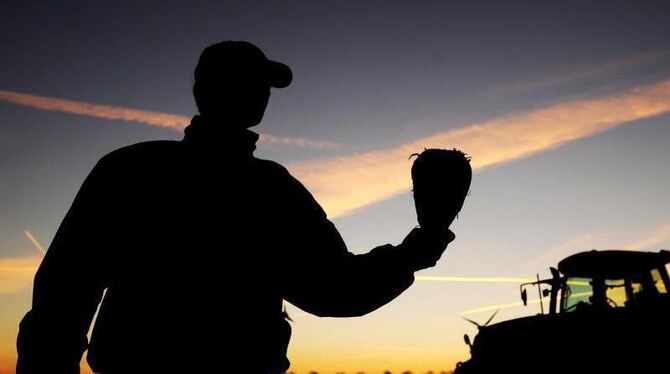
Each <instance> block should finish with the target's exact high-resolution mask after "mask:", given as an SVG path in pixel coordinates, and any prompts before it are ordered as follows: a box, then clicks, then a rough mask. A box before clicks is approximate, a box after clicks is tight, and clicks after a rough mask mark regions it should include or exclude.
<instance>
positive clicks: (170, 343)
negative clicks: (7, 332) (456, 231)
mask: <svg viewBox="0 0 670 374" xmlns="http://www.w3.org/2000/svg"><path fill="white" fill-rule="evenodd" d="M257 138H258V135H257V134H255V133H253V132H251V131H248V130H244V131H240V132H237V133H228V134H216V136H212V134H209V133H208V132H207V131H206V130H205V128H204V127H203V123H202V120H199V119H198V117H196V118H195V120H194V121H193V122H192V124H191V125H190V126H189V127H188V128H187V129H186V136H185V137H184V140H182V141H154V142H146V143H140V144H135V145H132V146H129V147H126V148H122V149H119V150H116V151H114V152H112V153H110V154H108V155H106V156H105V157H103V158H102V159H101V160H100V161H99V162H98V163H97V165H96V166H95V168H94V169H93V170H92V171H91V173H90V175H89V176H88V177H87V178H86V180H85V182H84V184H83V185H82V187H81V189H80V191H79V193H78V194H77V196H76V198H75V200H74V202H73V204H72V207H71V208H70V210H69V211H68V213H67V215H66V216H65V219H64V220H63V222H62V224H61V226H60V228H59V229H58V232H57V234H56V236H55V238H54V240H53V242H52V243H51V246H50V247H49V250H48V252H47V254H46V257H45V258H44V260H43V262H42V264H41V266H40V268H39V270H38V272H37V275H36V276H35V284H34V296H33V305H32V310H31V311H30V312H28V313H27V314H26V316H25V318H24V319H23V321H22V322H21V325H20V332H19V337H18V344H17V345H18V352H19V361H18V366H17V373H18V374H27V373H38V372H39V373H78V372H79V362H80V359H81V356H82V354H83V352H84V351H85V350H86V349H87V348H88V350H89V353H88V362H89V364H90V365H91V367H92V368H93V369H94V371H95V372H103V373H131V372H145V373H146V372H161V371H164V372H168V371H169V372H180V371H184V372H197V371H198V370H212V369H220V370H223V371H227V372H232V371H233V370H234V369H240V370H243V371H244V372H247V373H254V372H258V373H267V372H268V371H277V372H279V371H283V370H285V369H287V368H288V366H289V362H288V360H287V359H286V348H287V345H288V340H289V336H290V326H289V323H288V322H287V321H286V320H285V319H284V317H283V314H282V299H285V300H287V301H289V302H291V303H292V304H294V305H296V306H298V307H300V308H301V309H303V310H305V311H307V312H310V313H312V314H315V315H318V316H335V317H349V316H360V315H364V314H366V313H369V312H371V311H373V310H375V309H377V308H379V307H380V306H382V305H384V304H386V303H388V302H389V301H391V300H392V299H394V298H395V297H396V296H398V295H399V294H400V293H402V292H403V291H404V290H405V289H407V287H409V286H410V285H411V284H412V282H413V280H414V277H413V271H414V270H416V266H415V264H412V260H411V259H410V258H409V257H408V252H409V251H408V250H407V248H404V247H402V246H399V247H394V246H391V245H384V246H381V247H378V248H375V249H373V250H372V251H371V252H369V253H367V254H362V255H354V254H352V253H350V252H348V251H347V248H346V246H345V243H344V242H343V240H342V238H341V237H340V235H339V233H338V232H337V230H336V228H335V227H334V226H333V224H332V223H331V222H330V221H329V220H328V219H327V217H326V214H325V213H324V211H323V210H322V209H321V207H320V206H319V204H318V203H317V202H316V201H315V200H314V198H313V197H312V195H311V194H310V193H309V192H308V191H307V190H306V189H305V188H304V187H303V186H302V185H301V184H300V182H298V181H297V180H296V179H295V178H293V177H292V176H291V175H290V174H289V173H288V171H287V170H286V169H285V168H284V167H282V166H280V165H279V164H277V163H274V162H272V161H266V160H261V159H257V158H255V157H253V150H254V149H255V142H256V140H257ZM104 290H106V293H105V294H104V298H103V291H104ZM101 300H102V304H101V307H100V311H99V315H98V317H97V320H96V323H95V326H94V328H93V332H92V337H91V342H90V345H88V344H87V338H86V334H87V331H88V329H89V326H90V324H91V321H92V319H93V316H94V314H95V311H96V308H97V307H98V304H99V303H100V302H101Z"/></svg>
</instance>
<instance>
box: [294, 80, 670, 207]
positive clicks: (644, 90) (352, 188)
mask: <svg viewBox="0 0 670 374" xmlns="http://www.w3.org/2000/svg"><path fill="white" fill-rule="evenodd" d="M668 112H670V80H664V81H661V82H658V83H656V84H653V85H650V86H644V87H639V88H634V89H630V90H626V91H624V92H621V93H617V94H612V95H608V96H604V97H600V98H595V99H589V100H573V101H568V102H563V103H559V104H555V105H551V106H548V107H545V108H542V109H538V110H532V111H527V112H521V113H517V114H513V115H508V116H504V117H502V118H496V119H492V120H489V121H486V122H481V123H475V124H472V125H469V126H465V127H462V128H459V129H455V130H450V131H445V132H441V133H437V134H435V135H433V136H429V137H426V138H422V139H418V140H414V141H411V142H408V143H406V144H402V145H399V146H397V147H394V148H390V149H386V150H379V151H372V152H366V153H360V154H356V155H350V156H342V157H337V158H332V159H326V160H317V161H306V162H299V163H294V164H292V165H290V166H289V169H290V170H291V172H292V173H293V174H294V175H295V176H296V177H297V178H298V179H300V180H301V181H302V182H303V183H304V184H305V185H306V186H307V187H308V188H309V189H310V191H312V192H313V193H314V195H315V196H316V198H317V200H318V201H319V202H320V203H321V204H322V206H323V207H324V209H325V210H326V212H328V214H329V216H330V217H331V218H335V217H340V216H343V215H346V214H349V213H352V212H355V211H356V210H358V209H361V208H363V207H366V206H368V205H370V204H373V203H376V202H379V201H382V200H385V199H389V198H391V197H394V196H397V195H398V194H401V193H403V192H404V193H409V191H410V186H411V182H410V176H409V169H410V166H411V163H410V161H408V160H407V158H408V156H409V155H410V154H412V153H414V152H417V151H421V150H423V149H424V148H435V147H437V148H454V147H456V148H459V149H462V150H463V151H465V152H467V153H468V154H469V155H470V156H472V166H473V168H474V169H475V170H476V171H477V170H479V171H481V170H482V169H484V168H487V167H492V166H497V165H501V164H504V163H507V162H511V161H514V160H519V159H522V158H525V157H528V156H531V155H533V154H536V153H539V152H544V151H548V150H551V149H554V148H557V147H559V146H561V145H564V144H566V143H569V142H572V141H575V140H579V139H583V138H586V137H589V136H593V135H596V134H599V133H602V132H604V131H607V130H610V129H613V128H615V127H618V126H621V125H623V124H625V123H628V122H631V121H635V120H639V119H644V118H650V117H654V116H658V115H661V114H664V113H668Z"/></svg>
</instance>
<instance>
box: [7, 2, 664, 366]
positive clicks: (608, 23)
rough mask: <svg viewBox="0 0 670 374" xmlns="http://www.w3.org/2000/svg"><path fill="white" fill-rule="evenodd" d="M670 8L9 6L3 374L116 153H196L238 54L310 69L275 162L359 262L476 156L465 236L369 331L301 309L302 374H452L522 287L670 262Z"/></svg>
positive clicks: (269, 144) (275, 139)
mask: <svg viewBox="0 0 670 374" xmlns="http://www.w3.org/2000/svg"><path fill="white" fill-rule="evenodd" d="M667 14H670V3H668V2H667V1H612V0H610V1H589V2H584V1H571V0H565V1H560V2H538V1H504V2H500V1H472V0H470V1H422V2H401V1H395V2H389V1H338V2H325V1H324V2H315V1H293V2H289V3H285V4H279V3H277V2H263V1H257V2H253V3H251V2H242V1H240V2H227V1H199V2H189V1H161V2H160V3H158V2H155V3H153V4H149V3H148V2H142V1H113V2H112V1H97V2H90V1H83V0H68V1H48V2H47V1H41V2H39V1H32V0H24V1H20V2H19V1H0V45H2V46H3V47H2V48H0V172H1V176H0V373H13V372H14V369H13V366H14V365H15V360H16V353H15V348H14V342H15V339H16V333H17V328H18V322H19V321H20V319H21V317H22V316H23V314H25V312H26V311H27V310H28V309H29V308H30V297H31V288H32V276H33V275H34V271H35V269H36V266H37V265H38V264H39V261H40V259H41V256H42V254H43V253H42V250H41V249H40V246H41V247H43V248H48V244H49V243H50V241H51V240H52V238H53V235H54V234H55V232H56V230H57V228H58V225H59V224H60V221H61V220H62V218H63V216H64V214H65V212H66V211H67V209H68V207H69V206H70V204H71V202H72V200H73V198H74V196H75V194H76V192H77V190H78V188H79V186H80V185H81V183H82V181H83V179H84V177H85V176H86V175H87V174H88V172H89V171H90V169H91V168H92V166H93V165H94V164H95V162H96V161H97V160H98V159H99V158H100V157H102V156H103V155H104V154H106V153H107V152H110V151H112V150H114V149H116V148H119V147H122V146H124V145H128V144H132V143H136V142H140V141H145V140H153V139H174V140H178V139H181V137H182V136H183V134H182V132H181V130H182V129H183V127H184V126H185V125H186V124H188V121H189V119H190V117H191V116H192V115H194V114H195V113H196V108H195V105H194V102H193V99H192V96H191V85H192V72H193V68H194V67H195V64H196V62H197V58H198V56H199V53H200V52H201V50H202V49H203V48H204V47H205V46H207V45H209V44H212V43H214V42H217V41H220V40H247V41H250V42H253V43H255V44H256V45H258V46H259V47H261V48H262V49H263V50H264V51H265V53H266V54H267V55H268V56H269V57H270V58H272V59H275V60H278V61H281V62H284V63H286V64H288V65H289V66H290V67H291V68H292V70H293V74H294V80H293V83H292V84H291V85H290V86H289V87H288V88H285V89H273V91H272V96H271V98H270V103H269V106H268V108H267V111H266V114H265V118H264V120H263V122H262V123H261V125H260V126H258V127H257V128H254V130H255V131H258V132H260V133H261V141H260V143H259V145H258V150H257V151H256V155H257V156H258V157H261V158H267V159H272V160H275V161H277V162H280V163H281V164H283V165H285V166H286V167H287V168H288V169H289V170H290V171H291V173H292V174H293V175H294V176H296V177H297V178H298V179H299V180H301V181H302V182H303V183H304V184H305V185H306V186H307V187H308V188H309V189H310V191H311V192H312V193H314V195H315V197H316V198H317V200H318V201H319V202H320V203H321V204H322V206H323V207H324V209H325V210H326V212H327V213H328V215H329V217H330V218H331V219H332V220H333V222H334V223H335V225H336V227H337V228H338V230H339V231H340V232H341V234H342V236H343V237H344V239H345V241H346V243H347V245H348V246H349V249H350V251H352V252H355V253H364V252H367V251H368V250H370V249H372V248H373V247H375V246H378V245H381V244H385V243H392V244H397V243H399V242H400V241H402V239H403V238H404V236H405V235H406V234H407V233H408V232H409V231H410V230H411V229H412V228H413V227H414V226H415V225H416V224H417V223H416V217H415V213H414V207H413V202H412V196H411V192H410V182H411V180H410V175H409V170H410V167H411V161H408V159H407V157H408V156H409V155H410V154H411V153H414V152H417V151H421V150H422V149H424V148H428V147H441V148H453V147H456V148H460V149H462V150H463V151H465V152H467V153H468V154H469V155H470V156H471V158H472V165H473V168H474V169H475V172H476V173H475V176H474V178H473V182H472V187H471V193H470V196H469V197H468V198H467V200H466V203H465V206H464V208H463V211H462V212H461V214H460V216H459V219H458V220H457V221H456V222H455V223H454V225H453V226H452V230H453V231H454V232H455V234H456V240H455V241H454V242H453V243H451V244H450V245H449V247H448V248H447V251H446V252H445V254H444V255H443V257H442V259H441V260H440V262H439V263H438V265H437V266H436V267H434V268H432V269H428V270H424V271H421V272H419V273H417V274H416V276H417V280H416V282H415V284H414V285H413V286H412V287H411V288H410V289H409V290H407V291H406V292H405V293H404V294H402V295H401V296H400V297H398V298H397V299H396V300H394V301H393V302H391V303H390V304H388V305H386V306H384V307H382V308H381V309H379V310H378V311H375V312H374V313H372V314H369V315H367V316H363V317H359V318H349V319H336V318H318V317H315V316H311V315H308V314H306V313H304V312H302V311H300V310H299V309H297V308H295V307H293V306H290V305H289V306H288V312H289V314H290V315H291V316H292V317H293V319H294V322H293V337H292V341H291V346H290V348H289V358H290V360H291V362H292V367H291V370H293V371H295V372H296V373H307V372H308V371H310V370H318V371H319V372H323V373H335V372H338V371H345V372H351V373H354V372H357V371H366V372H368V373H376V372H379V373H381V372H382V371H383V370H386V369H389V370H392V371H401V370H408V369H409V370H413V371H414V372H424V371H427V370H434V371H440V370H451V369H453V367H454V366H455V364H456V362H458V361H461V360H465V359H467V358H468V350H467V347H466V346H465V344H464V343H463V334H465V333H468V334H470V335H471V336H474V335H475V334H476V327H474V326H473V325H471V324H470V323H468V322H466V321H465V320H464V319H463V318H462V317H464V316H465V317H467V318H470V319H473V320H475V321H479V322H484V321H486V320H487V319H488V318H489V316H490V315H491V314H492V313H493V312H494V311H495V310H496V309H497V307H496V306H503V307H502V308H500V312H499V313H498V315H497V316H496V317H495V319H494V322H496V321H501V320H507V319H512V318H516V317H520V316H526V315H533V314H536V313H538V312H539V307H538V305H537V304H531V305H529V306H528V307H525V308H524V307H521V306H520V305H519V303H520V298H519V294H518V285H519V283H520V282H521V281H523V280H524V279H532V278H534V277H535V276H536V274H538V273H539V274H540V276H547V275H548V268H549V266H555V265H556V263H557V262H558V261H559V260H560V259H562V258H564V257H565V256H567V255H569V254H572V253H576V252H580V251H583V250H588V249H592V248H597V249H608V248H623V249H631V250H658V249H661V248H670V209H668V206H669V205H670V204H669V203H670V198H669V197H668V194H667V186H669V185H670V171H669V169H668V167H667V162H668V161H669V160H670V147H668V144H669V143H670V37H669V36H670V22H667ZM166 188H169V186H166ZM185 252H187V249H185ZM253 271H254V269H253V268H250V269H249V272H250V273H253Z"/></svg>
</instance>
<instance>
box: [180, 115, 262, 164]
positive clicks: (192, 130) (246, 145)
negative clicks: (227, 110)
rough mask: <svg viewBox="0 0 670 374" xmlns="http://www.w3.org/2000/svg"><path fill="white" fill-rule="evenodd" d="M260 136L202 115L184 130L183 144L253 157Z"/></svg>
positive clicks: (192, 120) (205, 149)
mask: <svg viewBox="0 0 670 374" xmlns="http://www.w3.org/2000/svg"><path fill="white" fill-rule="evenodd" d="M258 138H259V135H258V134H257V133H255V132H253V131H251V130H249V129H234V130H231V129H230V127H228V126H226V124H225V123H214V122H212V121H211V120H210V119H208V118H206V117H203V116H201V115H196V116H194V117H193V119H191V123H190V124H189V125H188V126H186V128H185V129H184V139H183V142H184V143H185V144H188V145H190V146H194V147H195V148H198V149H199V150H202V151H208V152H215V153H223V154H227V155H239V156H246V157H252V156H253V152H254V150H256V142H257V141H258Z"/></svg>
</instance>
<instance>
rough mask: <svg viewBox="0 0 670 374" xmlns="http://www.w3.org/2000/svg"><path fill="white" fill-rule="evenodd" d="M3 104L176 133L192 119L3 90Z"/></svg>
mask: <svg viewBox="0 0 670 374" xmlns="http://www.w3.org/2000/svg"><path fill="white" fill-rule="evenodd" d="M0 100H2V101H5V102H9V103H13V104H19V105H25V106H28V107H31V108H35V109H41V110H49V111H55V112H65V113H72V114H79V115H84V116H90V117H96V118H105V119H110V120H121V121H128V122H139V123H143V124H145V125H149V126H156V127H163V128H168V129H172V130H176V131H182V130H183V129H184V128H185V127H186V126H187V125H188V124H189V122H190V121H191V118H190V117H186V116H180V115H177V114H170V113H164V112H153V111H147V110H139V109H131V108H124V107H118V106H111V105H103V104H91V103H86V102H83V101H74V100H64V99H58V98H53V97H47V96H37V95H29V94H24V93H19V92H13V91H5V90H0ZM259 141H260V142H261V143H266V144H282V145H289V146H295V147H305V148H316V149H332V148H337V147H338V144H336V143H333V142H327V141H318V140H311V139H306V138H293V137H281V136H274V135H270V134H261V137H260V139H259Z"/></svg>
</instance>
